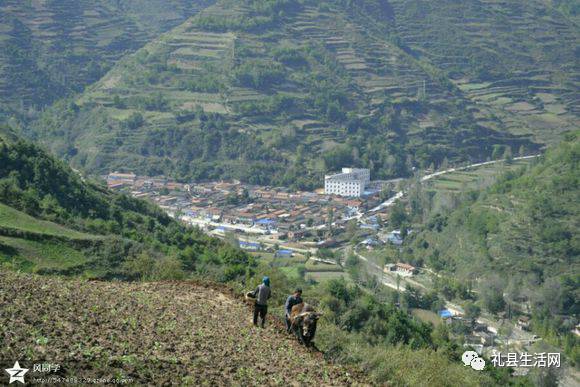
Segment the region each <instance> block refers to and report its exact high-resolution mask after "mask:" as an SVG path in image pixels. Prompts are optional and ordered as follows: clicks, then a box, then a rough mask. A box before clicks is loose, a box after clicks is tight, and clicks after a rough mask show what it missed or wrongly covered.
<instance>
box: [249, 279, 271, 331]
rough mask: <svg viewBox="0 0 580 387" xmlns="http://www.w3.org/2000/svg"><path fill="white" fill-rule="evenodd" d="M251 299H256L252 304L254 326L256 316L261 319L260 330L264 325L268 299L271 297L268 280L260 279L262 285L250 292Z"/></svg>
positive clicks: (256, 321)
mask: <svg viewBox="0 0 580 387" xmlns="http://www.w3.org/2000/svg"><path fill="white" fill-rule="evenodd" d="M251 295H252V297H253V298H255V299H256V302H255V304H254V325H255V326H258V315H260V318H261V319H262V328H264V324H265V323H266V313H268V299H269V298H270V296H271V295H272V291H271V290H270V278H269V277H264V278H262V283H261V284H260V285H258V287H257V288H256V290H254V291H253V292H252V294H251Z"/></svg>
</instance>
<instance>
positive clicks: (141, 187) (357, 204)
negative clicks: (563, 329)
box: [104, 168, 541, 372]
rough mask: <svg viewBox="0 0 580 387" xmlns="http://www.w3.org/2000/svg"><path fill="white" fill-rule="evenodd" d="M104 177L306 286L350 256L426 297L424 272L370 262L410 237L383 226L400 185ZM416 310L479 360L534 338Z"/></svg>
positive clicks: (339, 269)
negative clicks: (310, 187)
mask: <svg viewBox="0 0 580 387" xmlns="http://www.w3.org/2000/svg"><path fill="white" fill-rule="evenodd" d="M433 175H434V176H436V175H437V173H435V174H433ZM104 178H105V180H106V182H107V185H108V187H109V188H110V189H113V190H116V191H120V192H124V193H126V194H129V195H131V196H133V197H137V198H147V199H149V200H151V201H152V202H154V203H156V204H157V205H159V206H160V207H161V208H162V209H163V210H165V211H166V212H167V213H168V214H169V215H170V216H172V217H174V218H176V219H179V220H181V221H182V222H184V223H185V224H188V225H192V226H197V227H200V228H201V229H203V230H204V231H205V232H206V233H208V234H209V235H213V236H216V237H219V238H228V239H230V240H234V241H235V243H236V244H238V245H239V247H240V248H241V249H243V250H246V251H248V253H250V254H252V255H254V256H256V257H258V258H259V259H263V260H265V261H266V262H268V263H270V264H271V265H276V266H279V267H281V268H282V269H285V270H287V271H288V272H294V271H295V270H297V268H298V267H303V268H304V269H303V270H304V271H303V274H304V275H305V278H306V279H308V280H312V281H317V282H320V281H324V280H327V279H330V278H345V277H348V276H347V275H346V273H345V272H344V270H343V266H344V259H345V255H346V254H345V252H346V251H354V254H355V255H356V256H357V257H358V258H359V259H360V260H361V261H362V262H365V263H366V265H367V269H368V270H369V272H371V273H373V274H375V275H376V276H377V278H380V282H381V283H382V284H383V285H385V286H387V287H389V288H391V289H393V290H396V291H397V292H404V291H405V288H406V287H414V288H417V289H420V290H423V291H427V290H428V289H429V288H430V286H431V282H432V273H429V271H428V270H424V269H421V268H417V267H414V266H412V265H410V264H408V263H404V262H398V261H395V262H392V263H386V264H385V262H384V260H383V259H382V258H378V259H374V260H373V259H372V258H371V256H372V255H373V251H374V250H377V251H379V255H380V251H383V250H382V249H383V248H390V249H392V250H393V251H397V250H398V249H400V247H401V245H402V244H403V243H404V238H405V235H406V234H408V233H409V232H412V230H405V232H404V233H403V232H401V230H398V229H394V228H393V227H390V225H389V213H390V207H391V206H392V205H393V203H394V202H395V200H396V199H398V198H401V197H402V192H403V191H402V187H401V180H400V179H399V180H391V181H371V180H370V174H369V173H368V170H364V169H355V168H343V170H342V172H339V173H335V174H331V175H327V176H325V179H324V188H321V189H318V190H316V191H314V192H306V191H291V190H289V189H286V188H283V187H263V186H255V185H248V184H244V183H241V182H239V181H219V182H203V183H195V184H193V183H192V184H184V183H178V182H176V181H173V180H171V179H168V178H166V177H147V176H137V175H135V174H133V173H120V172H113V173H110V174H108V175H107V176H104ZM385 198H387V200H385ZM353 233H354V234H355V235H356V243H354V244H353ZM329 252H330V253H329ZM419 312H420V314H422V315H421V316H420V318H422V319H423V320H427V321H431V322H433V323H436V325H437V324H446V325H449V327H450V328H451V329H452V330H454V331H457V332H460V333H461V334H460V335H461V336H462V337H463V342H464V345H465V346H466V347H470V348H474V349H475V350H476V351H477V352H478V353H480V354H483V353H485V354H487V355H489V356H491V355H492V354H494V353H496V352H498V351H499V350H500V349H505V348H506V344H507V345H509V344H511V345H512V348H518V349H519V350H525V348H527V347H529V346H530V345H532V344H533V343H534V342H536V341H538V340H541V339H539V338H537V337H536V336H533V335H531V334H530V333H529V332H527V328H528V326H529V321H528V320H526V319H527V317H525V316H523V317H520V318H519V319H518V320H517V322H516V324H514V325H513V326H512V327H511V328H510V329H509V332H508V333H507V334H506V333H505V332H500V330H502V329H501V328H500V326H505V322H501V324H499V323H498V321H494V320H493V319H491V318H489V316H485V317H481V316H480V317H479V318H477V319H472V318H466V317H465V313H464V310H463V308H462V307H461V306H459V305H456V304H453V303H450V302H446V303H445V306H444V308H442V309H441V310H439V311H438V312H437V313H432V312H430V313H429V311H419ZM426 314H429V315H427V316H425V315H426ZM508 324H509V322H508ZM514 346H515V347H514ZM521 371H522V372H526V370H521Z"/></svg>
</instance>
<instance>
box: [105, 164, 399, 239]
mask: <svg viewBox="0 0 580 387" xmlns="http://www.w3.org/2000/svg"><path fill="white" fill-rule="evenodd" d="M105 180H106V181H107V185H108V186H109V188H111V189H114V190H118V191H123V192H126V193H128V194H130V195H132V196H134V197H138V198H147V199H149V200H151V201H153V202H155V203H156V204H158V205H159V206H160V207H161V208H162V209H164V210H165V211H166V212H168V213H169V214H170V215H172V216H175V217H176V218H180V219H182V220H183V221H185V222H187V223H190V224H196V225H199V226H202V227H205V228H208V229H210V230H214V231H215V232H216V233H218V234H219V233H226V232H228V231H234V232H241V233H245V232H250V233H259V234H274V235H276V236H277V237H278V238H279V239H281V240H288V241H296V242H297V241H301V240H304V239H308V238H312V240H320V234H322V233H323V231H324V230H325V229H326V228H328V227H330V225H331V226H332V227H333V228H334V229H338V230H340V229H341V228H344V227H345V225H346V223H347V222H348V220H350V219H352V218H354V217H356V215H357V214H358V213H360V212H363V211H366V210H367V209H368V208H372V207H374V206H376V205H378V204H379V198H378V197H377V195H375V196H371V197H365V198H364V199H363V198H359V197H346V196H337V195H327V194H324V193H323V192H305V191H298V192H296V191H291V190H289V189H286V188H279V187H264V186H253V185H248V184H243V183H240V182H238V181H231V182H224V181H220V182H207V183H199V184H182V183H178V182H175V181H173V180H171V179H168V178H165V177H147V176H137V175H135V174H133V173H120V172H113V173H110V174H108V175H107V176H105ZM386 217H387V215H386V213H380V212H379V213H377V214H375V215H374V216H373V217H372V219H369V221H368V222H366V223H363V224H361V225H360V226H359V227H360V228H361V229H365V228H368V229H369V231H373V232H374V231H377V230H378V229H379V223H380V222H381V221H383V220H386Z"/></svg>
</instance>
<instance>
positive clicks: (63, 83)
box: [0, 0, 210, 118]
mask: <svg viewBox="0 0 580 387" xmlns="http://www.w3.org/2000/svg"><path fill="white" fill-rule="evenodd" d="M208 3H210V1H204V0H171V1H155V0H153V1H142V0H138V1H134V0H130V1H125V0H122V1H112V0H100V1H85V0H82V1H77V0H49V1H40V0H33V1H20V0H6V1H2V2H1V3H0V105H3V106H2V108H0V114H2V113H4V114H8V112H9V111H10V110H12V111H18V112H21V113H22V112H26V111H28V110H29V109H39V108H42V107H44V106H47V105H49V104H50V103H52V102H53V101H54V100H56V99H58V98H62V97H63V96H64V95H66V94H67V93H70V92H79V91H81V90H82V89H83V87H84V86H86V85H88V84H90V83H92V82H95V81H96V80H98V79H99V78H100V77H101V76H102V75H103V74H105V73H106V71H107V70H108V69H109V68H110V67H111V65H112V64H114V63H115V61H116V60H118V59H119V58H120V57H122V56H123V55H125V54H127V53H129V52H133V51H135V50H136V49H138V48H139V47H141V46H143V44H145V43H146V42H147V41H148V40H150V39H152V38H154V37H155V36H157V35H158V34H159V33H160V32H162V31H165V30H167V29H169V28H171V27H174V26H175V25H177V24H179V23H180V22H182V21H183V20H185V19H186V18H187V17H188V16H191V15H193V14H195V13H196V12H198V11H199V10H200V9H201V8H203V7H204V6H206V5H207V4H208ZM9 108H10V109H9ZM0 118H1V116H0Z"/></svg>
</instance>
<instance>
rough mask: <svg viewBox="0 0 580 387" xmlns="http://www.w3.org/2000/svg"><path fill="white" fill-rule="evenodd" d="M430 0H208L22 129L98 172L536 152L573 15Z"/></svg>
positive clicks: (256, 168)
mask: <svg viewBox="0 0 580 387" xmlns="http://www.w3.org/2000/svg"><path fill="white" fill-rule="evenodd" d="M430 4H431V2H419V1H411V0H407V1H404V0H392V1H384V0H382V1H378V0H375V1H372V0H365V1H362V2H347V1H323V2H319V1H317V2H314V1H308V0H303V1H298V0H295V1H291V0H284V1H282V0H277V1H266V0H260V1H257V0H245V1H235V2H234V1H228V0H222V1H218V2H217V4H215V5H214V6H211V7H208V8H206V9H204V11H203V12H201V13H199V14H198V15H196V16H194V17H192V18H190V19H188V20H187V21H186V22H184V23H183V24H181V25H180V26H178V27H176V28H175V29H173V30H171V31H169V32H167V33H166V34H164V35H163V36H161V37H159V38H158V39H155V40H153V41H151V42H150V43H149V44H147V45H146V46H145V47H144V48H142V49H141V50H139V51H138V52H137V53H136V54H134V55H131V56H129V57H125V58H124V59H123V60H121V61H120V62H119V63H118V64H117V65H116V66H115V67H114V68H113V69H112V70H111V71H109V72H108V73H107V74H106V75H105V76H104V77H103V78H102V79H101V80H100V81H99V82H97V83H96V84H94V85H92V86H91V87H89V88H88V89H87V90H86V92H84V93H83V94H82V95H80V96H79V97H78V98H75V99H74V101H69V102H67V103H61V104H59V105H58V106H56V107H54V108H53V109H51V110H49V111H47V112H46V113H45V114H44V115H43V116H42V117H41V119H40V120H38V121H37V122H36V124H35V125H34V128H33V129H34V130H33V133H31V135H36V136H38V139H40V140H41V141H44V142H45V143H46V144H47V145H50V146H51V147H52V149H53V150H54V151H55V152H57V153H58V154H59V155H63V156H65V157H69V158H70V159H71V161H72V163H73V165H75V166H79V167H83V168H87V169H89V170H91V171H95V172H97V171H98V172H105V171H108V170H110V169H119V168H122V167H126V168H129V169H133V170H135V171H138V172H141V173H146V174H159V173H164V174H169V175H174V176H176V177H178V178H183V179H210V178H217V177H220V178H241V179H243V180H246V181H250V182H254V183H276V184H287V185H290V184H293V185H296V186H301V187H312V186H314V185H316V184H318V182H319V181H320V180H319V179H320V177H321V175H322V174H323V173H324V172H325V171H327V170H330V169H335V168H337V167H340V166H342V165H346V164H354V165H361V166H363V165H364V166H367V167H370V168H371V169H372V173H373V176H375V177H377V178H385V177H389V176H396V175H404V174H406V173H408V172H409V170H410V168H411V167H414V166H415V167H426V166H429V165H430V164H431V163H433V164H435V166H437V165H439V164H441V163H442V162H443V160H444V159H445V158H448V159H449V160H466V159H477V160H481V159H485V158H488V157H490V156H491V154H492V152H493V149H494V148H496V147H495V146H496V145H499V146H503V147H505V146H511V148H512V150H513V151H514V152H518V150H520V148H521V149H522V150H523V151H524V152H532V151H535V150H536V149H537V148H538V146H539V145H538V144H541V143H545V142H553V141H557V140H558V138H559V137H560V133H561V132H562V131H564V130H566V129H570V128H572V127H574V122H575V121H576V119H577V112H576V107H575V104H576V102H577V98H576V97H577V92H576V90H577V87H576V86H577V84H576V78H577V75H576V74H577V73H576V67H577V64H576V61H575V57H576V54H575V51H574V46H575V45H574V42H575V41H576V40H577V38H578V28H577V26H576V25H575V24H574V22H573V21H572V19H570V18H569V17H567V16H565V15H564V14H563V13H561V12H560V11H558V9H556V8H552V7H551V6H550V5H547V4H546V3H544V2H538V1H533V2H531V3H530V4H528V5H521V2H516V1H501V2H500V1H488V2H486V3H485V4H483V3H481V2H475V1H466V2H461V3H459V4H453V7H452V5H451V3H450V2H443V3H442V4H441V6H440V7H435V6H432V5H430ZM526 4H527V3H526ZM451 8H453V9H451ZM518 15H519V16H518ZM522 18H523V19H522ZM528 26H530V27H528ZM457 58H461V59H457ZM522 146H523V147H522ZM304 171H306V172H305V173H304Z"/></svg>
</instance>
